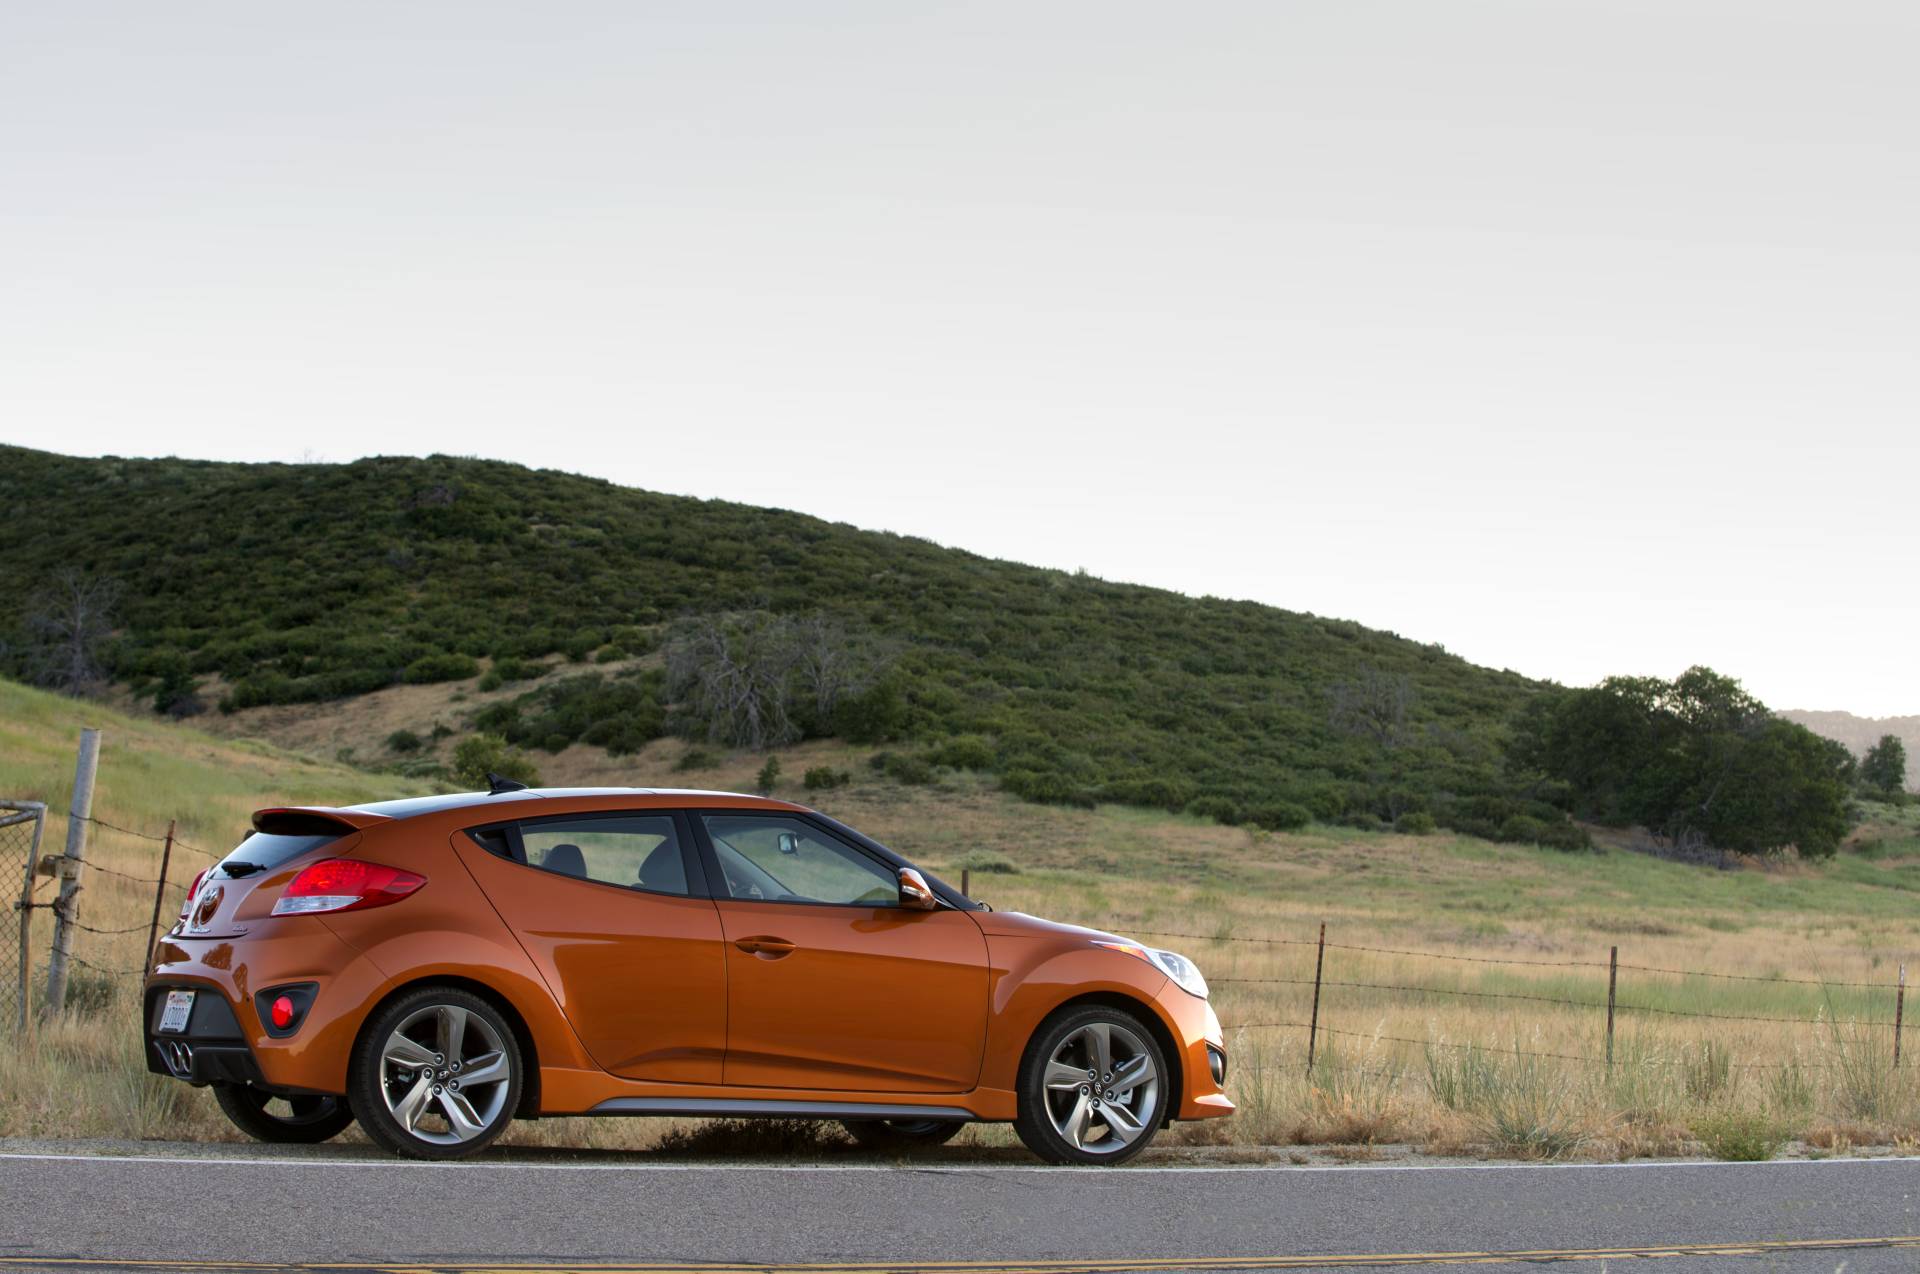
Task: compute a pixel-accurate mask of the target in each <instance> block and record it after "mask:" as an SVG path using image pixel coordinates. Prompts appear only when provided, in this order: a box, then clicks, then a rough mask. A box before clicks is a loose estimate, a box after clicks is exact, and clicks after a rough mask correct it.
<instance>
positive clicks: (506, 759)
mask: <svg viewBox="0 0 1920 1274" xmlns="http://www.w3.org/2000/svg"><path fill="white" fill-rule="evenodd" d="M452 773H453V779H454V781H455V782H456V783H460V784H462V785H464V786H466V787H468V788H473V789H479V788H484V787H486V786H487V775H488V774H498V775H499V776H500V777H501V778H505V779H513V780H515V781H516V782H520V783H525V784H526V785H527V786H529V787H538V786H539V785H540V771H539V770H538V769H536V768H535V767H534V764H533V758H531V757H529V756H528V755H527V754H526V753H524V752H522V751H520V749H518V748H516V747H513V746H512V745H511V744H509V743H508V742H507V741H506V740H505V739H503V738H501V737H500V736H499V735H497V734H474V735H469V736H467V737H466V738H464V739H462V740H460V743H459V746H457V747H455V748H454V750H453V767H452Z"/></svg>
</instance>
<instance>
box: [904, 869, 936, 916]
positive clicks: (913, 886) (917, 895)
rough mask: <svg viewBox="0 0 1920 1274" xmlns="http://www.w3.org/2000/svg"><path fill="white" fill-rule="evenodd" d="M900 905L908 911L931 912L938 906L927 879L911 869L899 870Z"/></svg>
mask: <svg viewBox="0 0 1920 1274" xmlns="http://www.w3.org/2000/svg"><path fill="white" fill-rule="evenodd" d="M900 905H901V906H902V907H905V908H907V909H908V910H909V911H932V910H933V909H934V908H936V907H938V906H939V905H940V899H939V898H937V897H935V896H934V892H933V886H932V885H929V884H928V883H927V878H926V877H925V876H922V875H921V874H920V873H919V872H917V871H915V870H914V869H913V868H911V867H902V868H901V869H900Z"/></svg>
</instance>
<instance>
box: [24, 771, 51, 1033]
mask: <svg viewBox="0 0 1920 1274" xmlns="http://www.w3.org/2000/svg"><path fill="white" fill-rule="evenodd" d="M46 823H47V807H46V806H44V805H36V807H35V809H34V820H33V844H32V845H31V846H29V847H28V849H27V870H26V872H25V874H24V875H25V878H24V879H23V880H22V881H21V882H20V1014H19V1022H18V1029H19V1031H20V1033H21V1034H22V1035H27V1034H29V1033H30V1032H31V1031H32V1030H33V1009H32V1005H33V882H34V880H35V879H36V878H37V876H38V873H39V871H40V833H41V831H42V830H43V829H44V828H45V827H46Z"/></svg>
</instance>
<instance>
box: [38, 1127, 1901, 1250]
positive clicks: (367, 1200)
mask: <svg viewBox="0 0 1920 1274" xmlns="http://www.w3.org/2000/svg"><path fill="white" fill-rule="evenodd" d="M1634 1257H1657V1258H1662V1259H1661V1261H1660V1268H1662V1269H1670V1270H1674V1271H1702V1270H1722V1269H1726V1270H1791V1271H1801V1270H1807V1271H1823V1272H1824V1271H1835V1270H1839V1269H1842V1268H1844V1269H1845V1270H1846V1271H1847V1274H1862V1272H1873V1271H1893V1270H1898V1271H1903V1272H1906V1271H1914V1270H1916V1269H1920V1160H1913V1159H1884V1160H1873V1161H1864V1162H1863V1161H1823V1162H1792V1163H1776V1164H1668V1165H1659V1164H1629V1165H1618V1166H1602V1167H1589V1166H1565V1167H1528V1166H1475V1167H1428V1168H1378V1167H1349V1168H1297V1167H1246V1168H1236V1167H1220V1168H1139V1169H1118V1170H1113V1169H1105V1170H1102V1169H1094V1170H1069V1169H1058V1168H1041V1167H1033V1168H1028V1167H1015V1166H1009V1165H997V1164H996V1165H967V1164H948V1165H942V1164H939V1163H937V1162H934V1163H925V1164H919V1165H905V1166H901V1165H892V1164H863V1165H859V1166H848V1165H838V1164H835V1165H811V1164H781V1163H775V1162H767V1161H758V1162H754V1163H747V1164H699V1165H686V1164H679V1165H668V1164H659V1163H653V1164H645V1165H634V1164H632V1163H631V1162H624V1161H581V1160H578V1159H570V1160H565V1161H537V1160H536V1161H525V1160H520V1161H504V1160H498V1159H482V1160H480V1161H477V1162H474V1163H469V1164H456V1165H423V1164H412V1163H402V1162H398V1161H395V1160H391V1159H378V1158H370V1157H368V1154H367V1152H366V1151H364V1150H354V1149H350V1148H337V1149H335V1148H328V1149H326V1150H323V1151H322V1152H320V1153H318V1154H307V1155H303V1156H295V1155H290V1154H285V1153H283V1152H279V1151H271V1150H269V1151H267V1152H266V1153H264V1154H248V1153H236V1152H235V1151H233V1150H232V1149H231V1148H224V1147H199V1148H194V1147H157V1148H148V1149H146V1150H144V1151H143V1152H142V1153H140V1154H139V1155H138V1156H137V1157H127V1156H107V1155H100V1154H89V1153H84V1152H83V1153H78V1154H67V1153H60V1154H27V1153H22V1152H19V1151H10V1152H0V1271H6V1270H14V1269H45V1270H56V1271H71V1270H75V1269H79V1268H84V1269H86V1270H89V1271H93V1272H95V1274H101V1272H103V1271H111V1270H114V1269H121V1268H125V1269H154V1268H165V1269H189V1270H191V1269H215V1268H218V1269H220V1270H221V1274H252V1272H253V1271H263V1272H268V1271H273V1272H277V1271H282V1270H286V1269H289V1268H298V1267H299V1266H301V1265H303V1264H319V1263H327V1264H330V1265H331V1266H332V1267H333V1268H335V1269H336V1270H338V1269H341V1268H342V1267H344V1268H346V1269H364V1268H385V1269H396V1268H402V1269H432V1270H471V1269H485V1268H498V1267H501V1266H519V1267H521V1268H523V1269H524V1268H536V1269H547V1270H551V1269H578V1268H581V1267H583V1266H618V1267H623V1268H628V1269H649V1270H653V1269H662V1268H672V1267H681V1268H684V1267H686V1266H689V1265H720V1266H721V1267H723V1268H741V1267H746V1268H754V1269H760V1268H765V1267H773V1268H778V1269H787V1270H793V1269H800V1270H809V1269H811V1270H814V1271H819V1270H822V1269H825V1268H829V1267H838V1268H839V1269H840V1270H842V1271H844V1270H845V1269H846V1268H847V1267H848V1266H850V1265H863V1266H865V1267H867V1268H868V1269H870V1270H871V1269H879V1270H902V1271H911V1270H920V1269H928V1268H941V1267H944V1269H943V1274H965V1272H968V1271H994V1272H996V1274H998V1272H1002V1271H1011V1270H1032V1269H1041V1270H1047V1271H1049V1272H1050V1274H1086V1272H1090V1271H1096V1270H1132V1271H1166V1270H1183V1269H1205V1270H1215V1271H1225V1270H1238V1269H1248V1270H1253V1269H1351V1268H1439V1267H1442V1266H1444V1265H1447V1264H1473V1265H1475V1266H1476V1267H1477V1268H1482V1269H1495V1270H1498V1269H1514V1270H1519V1269H1529V1270H1531V1269H1537V1268H1539V1265H1540V1264H1541V1263H1543V1262H1544V1263H1547V1264H1560V1263H1562V1262H1565V1263H1567V1264H1568V1267H1569V1268H1572V1267H1573V1266H1574V1265H1578V1267H1579V1268H1583V1269H1586V1268H1591V1269H1594V1270H1596V1271H1597V1270H1599V1269H1600V1268H1602V1267H1603V1266H1613V1265H1618V1264H1620V1263H1622V1262H1623V1261H1624V1260H1626V1259H1631V1258H1634ZM222 1263H225V1264H222Z"/></svg>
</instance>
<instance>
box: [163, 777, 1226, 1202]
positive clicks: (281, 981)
mask: <svg viewBox="0 0 1920 1274" xmlns="http://www.w3.org/2000/svg"><path fill="white" fill-rule="evenodd" d="M253 826H254V833H253V834H252V835H251V836H249V837H247V839H246V840H244V841H242V842H241V843H240V845H239V847H238V848H236V849H235V850H234V851H233V852H232V853H230V854H228V855H227V857H226V858H225V859H224V860H222V861H221V862H220V863H219V864H218V865H217V866H215V867H213V868H210V869H209V870H208V871H206V872H205V873H203V874H202V875H201V876H200V877H199V878H198V879H197V880H196V881H195V882H194V886H193V889H192V891H191V894H190V896H189V897H188V899H187V903H186V907H185V908H184V909H183V911H182V912H181V916H180V921H179V923H178V924H176V925H175V926H174V927H173V929H172V930H171V931H170V932H169V933H168V934H167V936H166V938H165V939H164V940H162V941H161V942H160V944H159V946H158V948H157V950H156V952H155V959H154V966H153V969H152V971H151V972H150V973H149V974H148V975H147V980H146V988H145V995H144V997H143V998H144V1012H145V1030H146V1036H147V1039H148V1042H149V1046H148V1050H147V1051H148V1066H149V1067H150V1068H151V1069H152V1070H154V1071H156V1072H158V1073H160V1074H165V1075H172V1076H174V1077H175V1078H178V1079H183V1080H186V1081H188V1082H189V1083H193V1084H208V1085H211V1086H212V1087H213V1090H214V1095H215V1097H216V1098H217V1099H218V1100H219V1103H220V1106H221V1109H223V1110H224V1111H225V1112H226V1113H227V1115H228V1117H229V1118H231V1119H232V1120H233V1122H234V1123H235V1124H236V1125H238V1126H239V1127H240V1128H241V1129H242V1130H243V1131H245V1132H247V1133H248V1134H250V1135H252V1136H254V1137H257V1138H259V1139H261V1140H263V1141H278V1142H316V1141H323V1140H325V1139H327V1138H329V1137H332V1136H334V1135H336V1134H337V1133H339V1132H341V1131H343V1130H344V1129H345V1128H346V1127H347V1125H348V1124H350V1123H352V1122H353V1121H354V1120H355V1119H358V1120H359V1122H360V1126H361V1127H362V1128H363V1129H365V1130H366V1133H367V1135H368V1136H369V1137H371V1138H372V1139H373V1140H374V1141H376V1142H378V1143H379V1144H380V1145H382V1146H385V1147H386V1148H387V1149H389V1150H391V1151H394V1152H396V1153H398V1154H403V1155H411V1156H417V1157H420V1158H426V1159H453V1158H459V1157H461V1156H464V1155H470V1154H473V1153H474V1152H476V1151H478V1150H480V1149H481V1148H482V1147H484V1146H486V1145H487V1144H488V1143H489V1142H491V1141H492V1140H493V1139H494V1138H495V1137H497V1136H498V1135H499V1134H500V1132H501V1131H502V1130H503V1129H504V1128H505V1127H506V1126H507V1123H508V1122H509V1121H510V1120H512V1119H514V1118H516V1117H518V1118H521V1119H535V1118H539V1117H540V1116H543V1115H729V1116H743V1115H769V1116H782V1117H787V1118H819V1119H837V1120H840V1121H842V1122H843V1123H844V1124H845V1125H846V1127H847V1129H848V1130H849V1131H850V1132H851V1133H852V1134H853V1135H854V1136H855V1137H856V1138H858V1139H859V1140H860V1141H861V1142H863V1143H867V1144H872V1145H878V1146H894V1147H904V1146H910V1145H915V1144H920V1145H935V1144H938V1143H940V1142H943V1141H945V1140H947V1139H948V1138H949V1137H951V1136H953V1134H954V1133H955V1132H956V1131H958V1129H959V1128H960V1126H961V1125H962V1124H963V1123H965V1122H968V1121H971V1120H984V1121H1005V1120H1011V1121H1012V1122H1013V1125H1014V1127H1015V1129H1017V1130H1018V1132H1019V1134H1020V1137H1021V1139H1022V1140H1023V1141H1025V1142H1026V1144H1027V1145H1028V1146H1029V1147H1031V1148H1032V1149H1033V1150H1034V1152H1035V1153H1037V1154H1039V1155H1040V1156H1042V1157H1043V1158H1046V1159H1049V1160H1052V1161H1055V1162H1059V1163H1088V1164H1112V1163H1120V1162H1122V1161H1124V1160H1126V1159H1128V1158H1130V1157H1132V1156H1133V1155H1136V1154H1138V1153H1139V1152H1140V1151H1141V1150H1142V1149H1144V1148H1145V1147H1146V1145H1147V1143H1148V1142H1149V1141H1150V1140H1152V1138H1153V1136H1154V1133H1155V1132H1156V1131H1157V1130H1158V1129H1159V1128H1160V1127H1161V1126H1163V1125H1164V1124H1167V1123H1169V1122H1171V1121H1173V1120H1175V1119H1206V1118H1211V1117H1215V1116H1219V1115H1226V1114H1230V1113H1231V1112H1232V1110H1233V1104H1232V1103H1231V1102H1229V1101H1228V1100H1227V1098H1226V1096H1225V1094H1223V1093H1222V1092H1221V1082H1222V1081H1223V1080H1224V1078H1225V1075H1226V1051H1225V1047H1224V1042H1223V1040H1222V1037H1221V1033H1220V1022H1219V1019H1218V1018H1216V1017H1215V1016H1214V1013H1213V1009H1212V1007H1211V1006H1210V1005H1209V1004H1208V1003H1207V985H1206V982H1205V981H1204V980H1203V979H1202V978H1201V976H1200V973H1199V970H1197V969H1195V968H1194V966H1193V965H1192V964H1191V963H1190V962H1189V961H1187V960H1186V959H1185V958H1183V957H1181V956H1179V955H1175V954H1174V953H1172V952H1169V951H1157V950H1153V949H1151V948H1148V947H1145V946H1142V945H1140V944H1139V943H1137V942H1130V941H1128V940H1127V939H1125V938H1119V937H1115V936H1114V935H1112V934H1106V933H1098V932H1095V931H1093V930H1090V929H1081V928H1077V927H1075V926H1072V925H1063V924H1054V923H1052V922H1050V921H1046V920H1039V919H1035V918H1034V917H1032V916H1024V915H1018V914H1013V913H1003V912H996V911H993V910H991V909H990V908H988V907H985V906H983V905H982V904H980V903H977V902H973V901H971V900H969V899H968V898H966V897H965V896H964V895H962V894H961V893H960V892H959V891H958V890H956V889H954V888H952V887H951V886H949V885H947V884H945V883H943V882H942V881H939V880H936V879H933V878H932V877H930V876H928V875H926V874H925V873H923V872H921V871H920V870H918V869H917V868H915V867H914V866H913V865H912V864H911V863H909V862H907V861H906V860H905V859H903V858H901V857H900V856H899V855H898V854H895V853H893V852H892V851H891V850H889V849H887V848H886V847H885V846H883V845H880V844H877V843H876V842H874V841H873V840H871V839H869V838H867V837H865V836H862V835H861V834H860V833H858V832H856V831H854V830H853V829H852V828H849V827H845V826H843V825H841V824H840V823H837V822H835V821H834V820H833V819H830V818H828V817H826V816H825V815H822V814H819V813H817V812H815V811H813V810H810V809H807V808H805V807H803V806H799V805H792V804H789V803H787V802H784V801H776V800H767V799H762V798H758V797H751V796H735V795H730V794H726V793H716V792H680V791H663V790H649V789H630V788H596V789H544V790H537V791H530V790H526V789H524V788H521V787H519V786H518V785H517V784H511V783H507V782H504V781H501V780H495V781H494V783H493V790H492V791H490V792H478V793H464V794H460V795H453V796H432V797H422V798H419V799H415V800H401V801H386V802H381V803H379V804H374V805H360V806H352V807H348V808H342V809H331V808H302V809H265V810H261V811H260V812H259V813H257V814H255V815H254V818H253Z"/></svg>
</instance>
